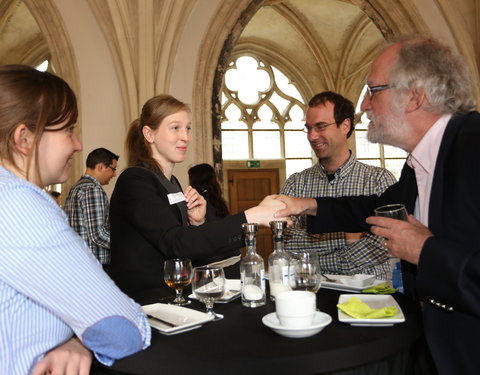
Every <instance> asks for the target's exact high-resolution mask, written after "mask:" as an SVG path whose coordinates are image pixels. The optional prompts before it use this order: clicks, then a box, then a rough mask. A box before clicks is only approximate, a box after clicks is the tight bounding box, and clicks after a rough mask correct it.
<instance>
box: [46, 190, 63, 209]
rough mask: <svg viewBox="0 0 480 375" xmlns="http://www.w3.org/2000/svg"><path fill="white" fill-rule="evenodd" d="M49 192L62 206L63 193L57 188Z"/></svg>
mask: <svg viewBox="0 0 480 375" xmlns="http://www.w3.org/2000/svg"><path fill="white" fill-rule="evenodd" d="M48 194H50V195H51V196H52V198H53V199H54V201H55V202H57V204H58V205H59V206H60V207H62V194H60V193H59V192H58V191H55V190H50V191H49V192H48Z"/></svg>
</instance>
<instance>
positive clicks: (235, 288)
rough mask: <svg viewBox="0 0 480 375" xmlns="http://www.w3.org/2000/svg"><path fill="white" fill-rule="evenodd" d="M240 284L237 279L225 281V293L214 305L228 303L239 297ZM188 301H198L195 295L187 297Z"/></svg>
mask: <svg viewBox="0 0 480 375" xmlns="http://www.w3.org/2000/svg"><path fill="white" fill-rule="evenodd" d="M240 289H241V284H240V280H239V279H225V293H224V294H223V296H222V298H220V299H219V300H218V301H215V303H228V302H230V301H233V300H234V299H236V298H238V297H240V294H241V291H240ZM188 298H190V299H198V298H197V297H196V296H195V294H193V293H192V294H190V295H189V296H188Z"/></svg>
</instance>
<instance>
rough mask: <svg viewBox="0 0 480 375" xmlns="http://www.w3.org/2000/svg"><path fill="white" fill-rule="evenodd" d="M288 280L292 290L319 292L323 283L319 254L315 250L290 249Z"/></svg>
mask: <svg viewBox="0 0 480 375" xmlns="http://www.w3.org/2000/svg"><path fill="white" fill-rule="evenodd" d="M289 254H290V262H289V276H288V282H289V285H290V287H291V288H292V290H307V291H310V292H313V293H317V292H318V290H319V289H320V286H321V283H322V272H321V270H320V263H319V260H318V254H317V252H316V251H314V250H295V251H289Z"/></svg>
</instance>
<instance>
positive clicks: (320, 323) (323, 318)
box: [262, 311, 332, 338]
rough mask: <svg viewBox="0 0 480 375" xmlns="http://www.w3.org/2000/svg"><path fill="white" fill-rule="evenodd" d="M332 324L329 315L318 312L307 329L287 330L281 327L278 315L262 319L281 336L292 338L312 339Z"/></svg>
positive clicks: (274, 314)
mask: <svg viewBox="0 0 480 375" xmlns="http://www.w3.org/2000/svg"><path fill="white" fill-rule="evenodd" d="M331 322H332V317H331V316H330V315H328V314H325V313H323V312H320V311H317V312H316V314H315V316H314V318H313V323H312V325H311V326H310V327H307V328H287V327H283V326H282V325H280V321H279V320H278V317H277V313H274V312H273V313H270V314H267V315H265V316H264V317H263V318H262V323H263V324H265V325H266V326H267V327H269V328H271V329H272V330H274V331H275V332H276V333H278V334H279V335H282V336H285V337H292V338H302V337H310V336H313V335H315V334H317V333H318V332H320V331H321V330H322V329H324V328H325V327H326V326H328V325H329V324H330V323H331Z"/></svg>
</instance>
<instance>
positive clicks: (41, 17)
mask: <svg viewBox="0 0 480 375" xmlns="http://www.w3.org/2000/svg"><path fill="white" fill-rule="evenodd" d="M25 5H26V6H27V7H28V9H29V11H30V13H31V14H32V16H33V18H34V19H35V21H36V22H37V23H38V25H39V27H40V30H41V31H42V33H43V35H44V37H45V39H46V41H47V45H48V49H49V51H50V53H51V58H52V64H53V66H55V73H56V74H57V75H58V76H60V77H62V78H63V79H64V80H65V81H67V82H68V84H69V85H70V87H71V88H72V89H73V91H74V92H75V93H76V94H77V100H78V106H79V109H80V108H81V103H80V97H81V96H80V80H79V74H78V70H77V65H76V60H75V56H74V52H73V47H72V43H71V41H70V39H69V37H68V33H67V32H66V27H65V25H64V23H63V21H62V17H61V15H60V13H59V12H58V9H57V7H56V5H55V3H54V1H53V0H25ZM81 113H82V111H81V110H79V119H78V132H79V136H80V137H81V133H82V126H81V124H82V119H81ZM82 172H83V166H82V163H81V158H78V157H77V158H75V159H74V161H73V165H72V170H71V172H70V174H69V176H70V177H69V178H68V180H67V181H66V182H65V185H66V188H67V190H68V188H69V187H70V186H71V185H72V184H73V183H74V182H75V180H76V177H75V176H79V175H80V174H82Z"/></svg>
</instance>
